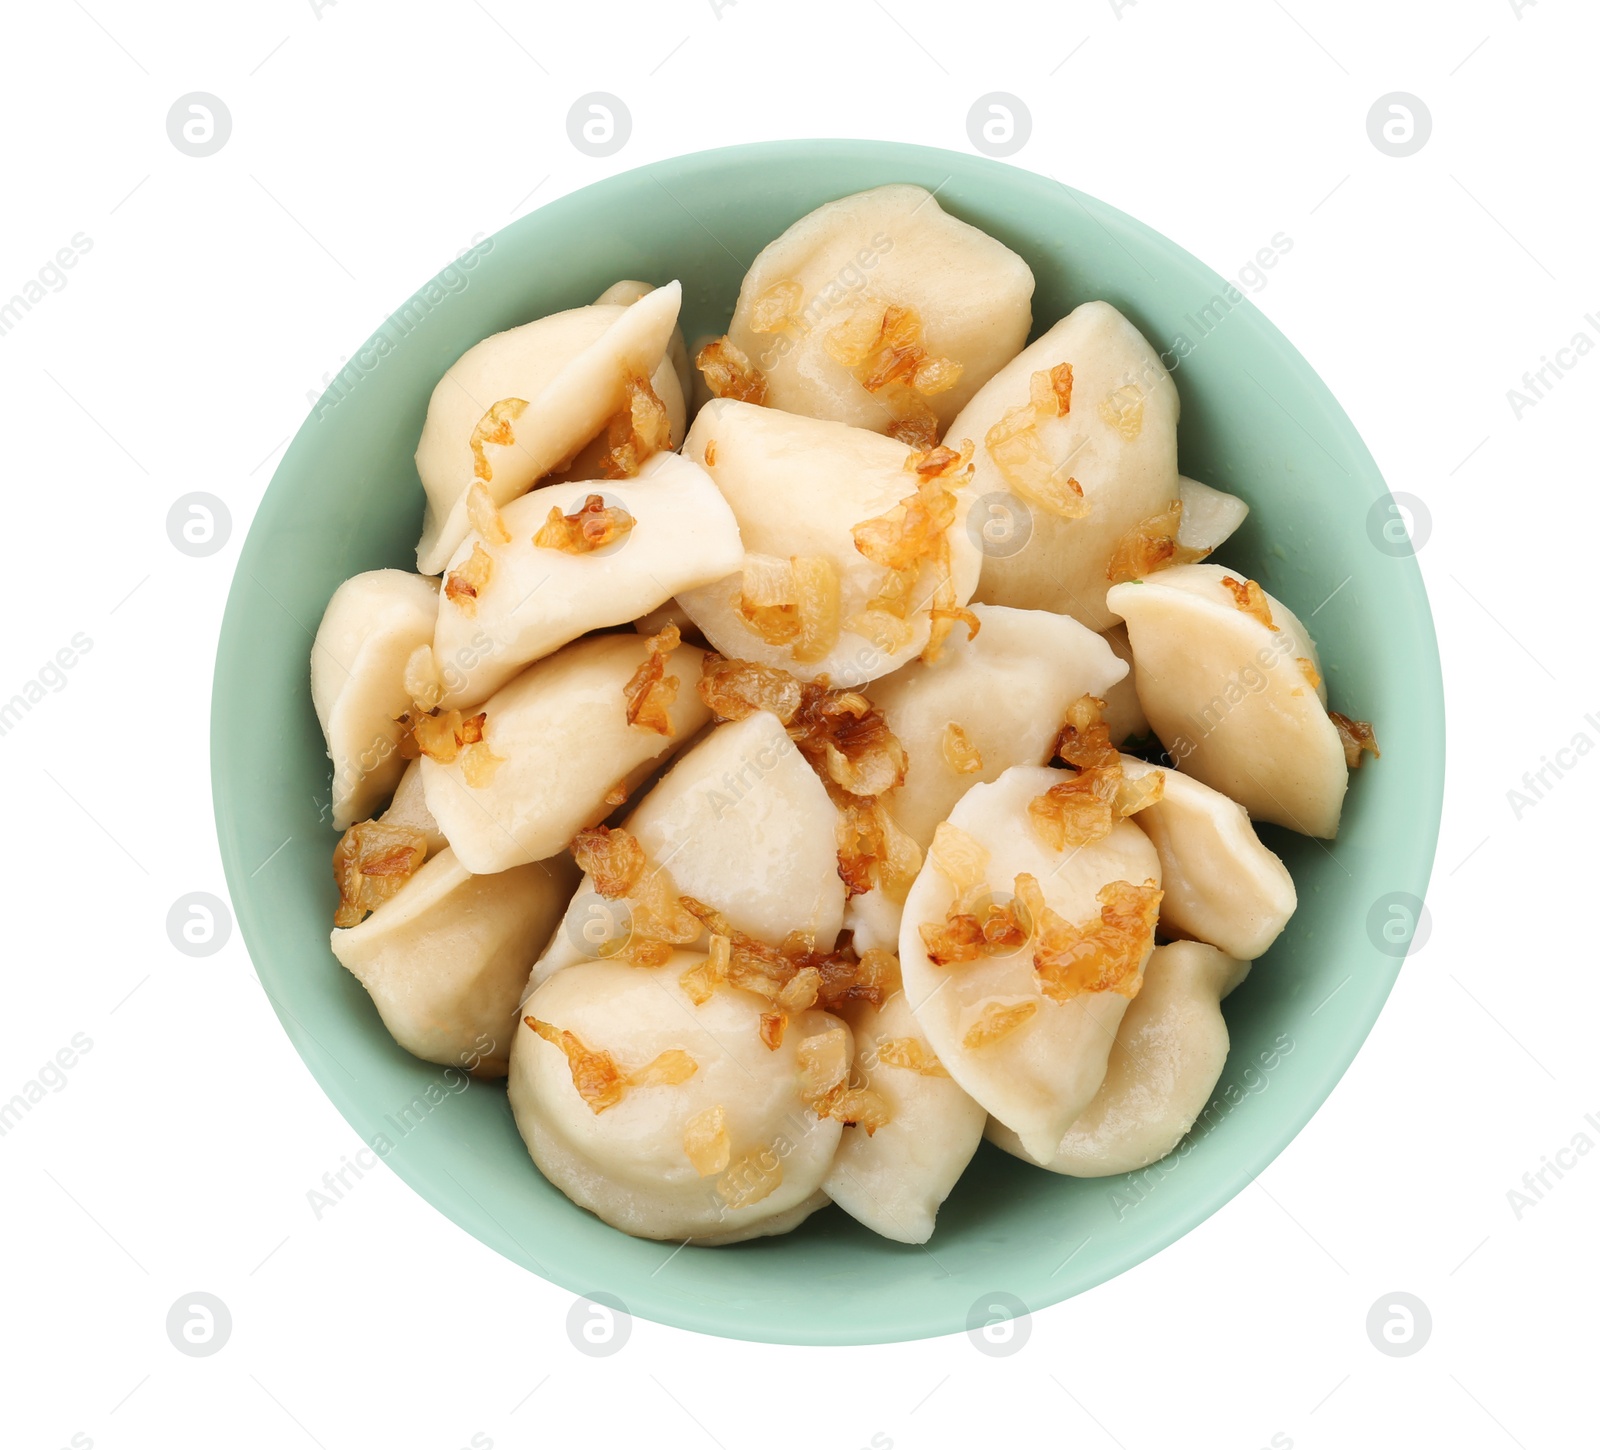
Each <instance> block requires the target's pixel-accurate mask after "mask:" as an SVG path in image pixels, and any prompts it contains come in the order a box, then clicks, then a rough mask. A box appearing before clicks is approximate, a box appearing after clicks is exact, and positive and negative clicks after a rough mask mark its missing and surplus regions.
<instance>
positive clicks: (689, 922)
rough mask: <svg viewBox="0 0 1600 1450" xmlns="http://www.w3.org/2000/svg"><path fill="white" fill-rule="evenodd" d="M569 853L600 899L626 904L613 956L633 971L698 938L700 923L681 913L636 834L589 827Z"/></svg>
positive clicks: (673, 891)
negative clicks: (621, 940)
mask: <svg viewBox="0 0 1600 1450" xmlns="http://www.w3.org/2000/svg"><path fill="white" fill-rule="evenodd" d="M569 849H570V850H571V852H572V858H573V860H575V861H576V862H577V863H578V869H579V870H581V871H583V872H586V873H587V874H588V875H589V876H590V877H591V878H592V880H593V881H594V889H595V890H596V891H598V892H599V893H600V895H601V896H603V897H605V898H606V900H607V901H616V900H619V899H621V898H626V899H627V900H628V902H629V903H630V909H631V916H630V921H629V932H628V939H627V941H626V943H625V944H624V945H623V946H622V947H621V948H619V949H618V951H617V952H616V953H615V954H614V955H616V956H618V957H621V958H622V959H623V960H625V961H629V962H632V963H633V965H634V966H637V967H659V966H661V965H663V964H664V963H665V962H666V961H667V959H668V958H669V957H671V955H672V951H673V948H674V947H682V946H687V945H688V944H689V943H691V942H694V941H698V940H699V937H700V922H699V921H698V920H697V919H696V918H695V917H693V916H691V915H690V914H689V913H688V912H687V911H685V910H684V908H683V907H682V905H681V904H680V903H679V898H678V888H677V885H676V883H674V881H673V879H672V877H671V876H670V875H669V874H668V872H667V869H666V867H665V866H654V865H652V864H651V862H650V858H649V857H648V856H647V855H646V854H645V850H644V847H643V846H642V845H640V843H639V840H638V838H637V837H636V836H634V835H632V834H631V833H630V832H628V831H626V830H623V829H621V828H620V827H610V826H590V827H589V828H588V829H586V830H582V831H579V832H578V834H577V835H576V836H574V837H573V838H572V844H571V846H570V847H569ZM713 950H715V943H714V942H713ZM691 970H694V969H691ZM686 975H687V974H686ZM685 990H687V988H686V989H685ZM691 995H693V994H692V993H691ZM706 995H707V996H709V995H710V993H709V992H708V993H707V994H706Z"/></svg>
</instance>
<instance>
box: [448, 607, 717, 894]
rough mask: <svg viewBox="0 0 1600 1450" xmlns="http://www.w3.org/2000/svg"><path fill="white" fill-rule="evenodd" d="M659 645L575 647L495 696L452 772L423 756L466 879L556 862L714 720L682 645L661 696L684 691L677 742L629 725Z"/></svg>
mask: <svg viewBox="0 0 1600 1450" xmlns="http://www.w3.org/2000/svg"><path fill="white" fill-rule="evenodd" d="M652 643H653V642H652V641H649V640H645V639H642V638H641V637H640V636H638V635H635V634H610V635H600V636H597V637H596V638H594V639H586V640H579V641H578V642H577V643H576V644H570V645H568V646H567V647H566V648H565V649H564V650H561V651H559V652H558V653H556V654H553V655H550V656H549V657H548V658H546V659H542V660H540V661H539V662H538V663H537V664H535V665H530V666H529V667H528V668H527V669H526V670H524V671H523V672H522V673H521V674H520V675H518V676H517V678H516V679H514V680H513V681H512V682H511V683H510V684H509V685H506V686H505V687H504V688H503V689H501V690H500V691H498V692H497V693H496V694H494V695H492V696H490V698H489V699H488V700H487V701H486V702H485V703H484V706H483V710H482V712H481V713H482V714H483V715H484V717H485V718H484V721H483V725H482V730H483V739H482V742H481V743H480V744H471V745H468V746H467V747H466V748H465V749H464V750H462V751H461V753H460V755H459V756H458V757H457V758H456V759H455V760H453V761H451V762H449V763H448V764H445V763H441V762H440V761H438V760H434V759H431V758H428V757H426V756H425V757H424V759H423V761H422V786H423V791H424V793H425V794H426V796H427V802H428V809H429V810H430V811H431V812H432V813H433V817H434V819H435V820H436V821H437V822H438V823H439V829H440V830H442V831H443V832H444V834H445V837H446V839H448V840H449V842H450V844H451V846H452V847H453V848H454V849H455V853H456V855H457V856H458V857H459V858H460V860H461V862H462V864H463V865H464V866H466V868H467V869H468V870H469V871H476V872H483V873H488V872H494V871H505V870H509V869H510V868H511V867H512V866H520V865H522V864H523V863H524V862H527V861H542V860H544V859H545V858H546V857H548V856H553V855H555V854H556V852H558V851H560V850H561V849H562V847H564V846H565V845H566V844H567V843H568V842H569V841H570V840H571V839H572V837H573V836H574V835H575V834H577V832H578V831H580V830H582V829H583V828H584V827H585V826H592V825H594V824H595V823H596V822H598V821H600V820H603V819H604V818H605V816H606V815H607V813H608V812H609V811H610V810H612V809H613V806H614V804H615V802H614V801H613V802H608V801H607V799H606V797H607V796H608V795H611V794H613V792H615V791H617V790H618V789H619V788H620V789H622V790H631V789H632V788H633V787H634V786H635V785H637V784H638V783H639V782H640V781H641V780H643V779H644V777H645V776H646V775H648V774H649V772H650V769H651V767H652V766H653V765H654V764H655V762H656V761H658V760H660V759H661V758H662V757H664V756H666V755H670V754H671V753H672V752H673V751H675V750H677V749H678V748H679V747H680V746H682V745H684V744H685V743H686V742H687V741H688V739H689V737H690V736H691V735H693V734H694V732H695V731H696V730H698V729H699V728H700V727H701V726H702V725H704V724H705V723H706V722H707V720H709V719H710V717H711V712H710V710H708V709H707V708H706V706H705V704H704V703H703V702H702V701H701V699H700V695H699V692H698V691H697V690H696V689H695V685H696V682H697V681H698V680H699V678H700V661H701V659H702V657H703V654H704V652H703V651H701V650H698V649H695V648H694V647H693V646H692V645H683V646H681V647H679V648H678V649H675V650H673V651H672V652H671V653H670V654H668V655H667V656H666V658H665V661H664V662H663V665H662V669H663V675H662V680H661V682H660V684H659V685H657V686H655V687H653V688H654V689H655V690H657V691H661V692H662V693H665V691H662V690H661V687H662V686H664V685H666V683H667V681H669V680H670V681H675V682H676V684H675V691H676V692H675V693H674V694H672V695H671V698H670V700H668V701H667V703H666V706H665V712H666V713H665V720H666V723H667V724H669V725H670V727H671V733H670V734H663V733H660V732H658V731H657V730H654V729H650V728H648V727H647V726H645V725H643V724H633V725H631V724H629V723H628V714H627V709H628V700H627V697H626V695H625V693H624V691H625V689H626V688H627V686H628V685H629V682H630V681H631V680H633V679H634V676H635V672H636V671H638V670H639V669H640V668H641V666H647V665H648V663H649V661H650V658H651V655H652V648H651V647H652ZM668 688H673V687H671V686H669V687H668ZM475 752H477V753H475ZM474 782H476V783H474Z"/></svg>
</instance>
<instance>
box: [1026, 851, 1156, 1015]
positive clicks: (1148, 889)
mask: <svg viewBox="0 0 1600 1450" xmlns="http://www.w3.org/2000/svg"><path fill="white" fill-rule="evenodd" d="M1016 893H1017V897H1018V899H1019V900H1020V901H1022V903H1023V904H1024V906H1025V908H1026V910H1027V912H1028V915H1029V917H1030V919H1031V921H1032V923H1033V968H1034V973H1035V975H1036V976H1037V977H1038V979H1039V986H1040V989H1041V990H1042V991H1043V992H1044V994H1045V996H1047V997H1049V998H1050V1000H1051V1001H1053V1002H1068V1001H1071V1000H1072V998H1074V997H1077V996H1081V995H1083V994H1084V993H1090V992H1116V993H1118V994H1119V995H1121V996H1123V997H1132V996H1134V995H1136V994H1137V993H1138V991H1139V988H1140V986H1141V985H1142V984H1143V982H1144V963H1145V959H1146V958H1147V957H1148V956H1149V955H1150V952H1151V950H1152V949H1153V947H1154V946H1155V935H1156V918H1157V915H1158V914H1159V912H1160V908H1161V896H1162V892H1161V889H1160V888H1159V887H1158V886H1157V885H1156V884H1155V882H1153V881H1147V882H1145V884H1144V885H1143V886H1135V885H1133V884H1132V883H1130V882H1127V881H1113V882H1111V883H1110V884H1109V885H1107V886H1104V887H1102V888H1101V890H1100V893H1099V895H1098V897H1097V900H1098V901H1099V903H1100V915H1099V918H1098V919H1097V920H1095V921H1091V922H1087V923H1085V924H1084V925H1083V926H1075V925H1073V924H1072V923H1071V922H1069V921H1067V920H1066V919H1065V918H1064V917H1063V916H1061V915H1060V914H1059V913H1058V912H1056V911H1055V910H1053V909H1052V908H1051V907H1049V906H1047V905H1046V904H1045V899H1044V892H1043V890H1042V889H1041V888H1040V886H1039V882H1038V880H1037V879H1036V878H1035V877H1033V876H1031V875H1029V874H1028V873H1027V872H1023V873H1022V874H1021V875H1019V876H1018V877H1017V880H1016Z"/></svg>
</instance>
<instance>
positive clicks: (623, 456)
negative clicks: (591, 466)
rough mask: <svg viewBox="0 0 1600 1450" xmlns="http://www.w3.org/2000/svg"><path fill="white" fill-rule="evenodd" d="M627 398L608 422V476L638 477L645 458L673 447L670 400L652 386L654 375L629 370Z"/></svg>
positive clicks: (604, 465)
mask: <svg viewBox="0 0 1600 1450" xmlns="http://www.w3.org/2000/svg"><path fill="white" fill-rule="evenodd" d="M623 386H624V389H625V393H626V400H625V401H624V403H623V405H622V408H621V409H620V411H618V412H617V413H616V414H615V415H614V416H613V417H612V418H611V420H610V421H609V422H608V423H607V424H606V457H605V463H604V464H603V465H602V469H603V472H604V474H605V477H607V478H635V477H637V476H638V473H639V469H640V468H641V467H642V466H643V465H644V463H645V461H646V460H647V459H649V458H650V457H652V456H653V455H654V454H657V453H662V452H665V451H666V450H667V449H669V448H671V447H672V424H671V422H670V420H669V419H668V418H667V408H666V404H665V403H663V402H662V401H661V399H660V398H659V397H658V396H657V394H656V390H655V389H654V388H653V387H651V386H650V379H649V378H647V377H644V376H643V375H642V374H640V373H629V374H628V376H627V380H626V381H625V383H624V385H623Z"/></svg>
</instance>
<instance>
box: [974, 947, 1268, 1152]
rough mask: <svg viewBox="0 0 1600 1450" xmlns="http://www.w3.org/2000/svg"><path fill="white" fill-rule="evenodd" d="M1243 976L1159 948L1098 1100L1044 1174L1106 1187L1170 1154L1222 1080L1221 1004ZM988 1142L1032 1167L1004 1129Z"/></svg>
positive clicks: (1214, 960)
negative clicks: (1101, 1181)
mask: <svg viewBox="0 0 1600 1450" xmlns="http://www.w3.org/2000/svg"><path fill="white" fill-rule="evenodd" d="M1249 970H1250V963H1249V962H1240V961H1235V960H1234V959H1233V958H1232V957H1229V956H1227V955H1226V954H1225V953H1223V952H1219V951H1218V950H1217V949H1216V948H1215V947H1211V946H1206V945H1205V944H1204V943H1202V942H1192V941H1184V942H1173V943H1172V944H1171V945H1170V946H1164V947H1157V948H1156V949H1155V951H1154V952H1153V953H1152V954H1151V957H1150V961H1149V963H1148V965H1147V966H1146V967H1145V969H1144V986H1143V987H1141V988H1140V989H1139V995H1138V996H1137V997H1135V998H1134V999H1133V1003H1132V1005H1131V1006H1130V1007H1129V1008H1128V1011H1127V1014H1126V1015H1125V1016H1124V1017H1123V1019H1122V1024H1121V1026H1119V1027H1118V1028H1117V1040H1116V1045H1115V1046H1113V1047H1112V1049H1111V1060H1110V1062H1109V1063H1108V1064H1107V1066H1106V1076H1105V1081H1104V1082H1103V1083H1102V1084H1101V1085H1100V1091H1099V1092H1098V1093H1096V1094H1095V1098H1094V1101H1093V1102H1092V1103H1090V1104H1089V1106H1088V1107H1087V1108H1085V1109H1084V1111H1083V1115H1082V1117H1080V1118H1079V1119H1078V1120H1077V1121H1076V1122H1075V1123H1073V1124H1072V1126H1071V1127H1070V1128H1068V1129H1067V1131H1066V1132H1065V1133H1064V1134H1063V1135H1062V1138H1061V1142H1060V1143H1059V1144H1058V1145H1057V1147H1056V1151H1055V1152H1054V1154H1052V1155H1051V1156H1050V1158H1049V1159H1048V1160H1043V1166H1044V1167H1046V1168H1048V1169H1049V1170H1050V1171H1051V1172H1052V1173H1066V1174H1071V1175H1072V1176H1073V1177H1076V1178H1105V1177H1108V1176H1109V1175H1111V1174H1113V1173H1131V1172H1133V1171H1134V1170H1135V1169H1138V1168H1145V1167H1148V1166H1149V1165H1150V1164H1152V1163H1156V1162H1159V1161H1160V1160H1161V1159H1162V1158H1165V1157H1166V1156H1167V1154H1168V1153H1170V1152H1172V1150H1173V1149H1174V1148H1176V1147H1177V1146H1178V1144H1179V1143H1180V1142H1182V1141H1183V1135H1184V1134H1185V1133H1187V1132H1188V1131H1189V1129H1190V1128H1191V1127H1193V1126H1194V1121H1195V1119H1196V1118H1198V1117H1199V1116H1200V1113H1201V1111H1202V1110H1203V1109H1204V1108H1205V1105H1206V1102H1207V1101H1208V1100H1209V1098H1210V1097H1211V1091H1212V1089H1213V1088H1215V1087H1216V1085H1217V1079H1218V1078H1220V1077H1221V1076H1222V1068H1223V1064H1224V1063H1226V1062H1227V1060H1228V1024H1227V1023H1226V1022H1224V1021H1223V1018H1222V1008H1221V1006H1220V1005H1219V1004H1220V1003H1221V1001H1222V999H1223V998H1224V997H1226V996H1227V995H1228V993H1229V992H1231V991H1232V990H1233V989H1234V988H1235V987H1236V986H1238V985H1239V983H1240V982H1242V981H1243V980H1244V978H1245V974H1246V973H1247V972H1248V971H1249ZM989 1137H990V1139H991V1140H992V1141H993V1142H995V1143H997V1144H999V1146H1000V1147H1002V1148H1004V1149H1005V1150H1006V1152H1008V1153H1014V1154H1015V1155H1016V1156H1017V1157H1018V1158H1021V1159H1023V1160H1024V1161H1030V1162H1031V1161H1034V1160H1033V1159H1032V1158H1031V1157H1030V1155H1029V1154H1028V1153H1027V1152H1025V1151H1024V1150H1023V1146H1022V1142H1021V1140H1020V1139H1019V1138H1018V1137H1017V1135H1016V1134H1015V1133H1013V1132H1012V1131H1011V1130H1010V1129H1009V1128H1007V1127H1005V1125H1004V1124H1001V1123H996V1122H991V1123H990V1125H989Z"/></svg>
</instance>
